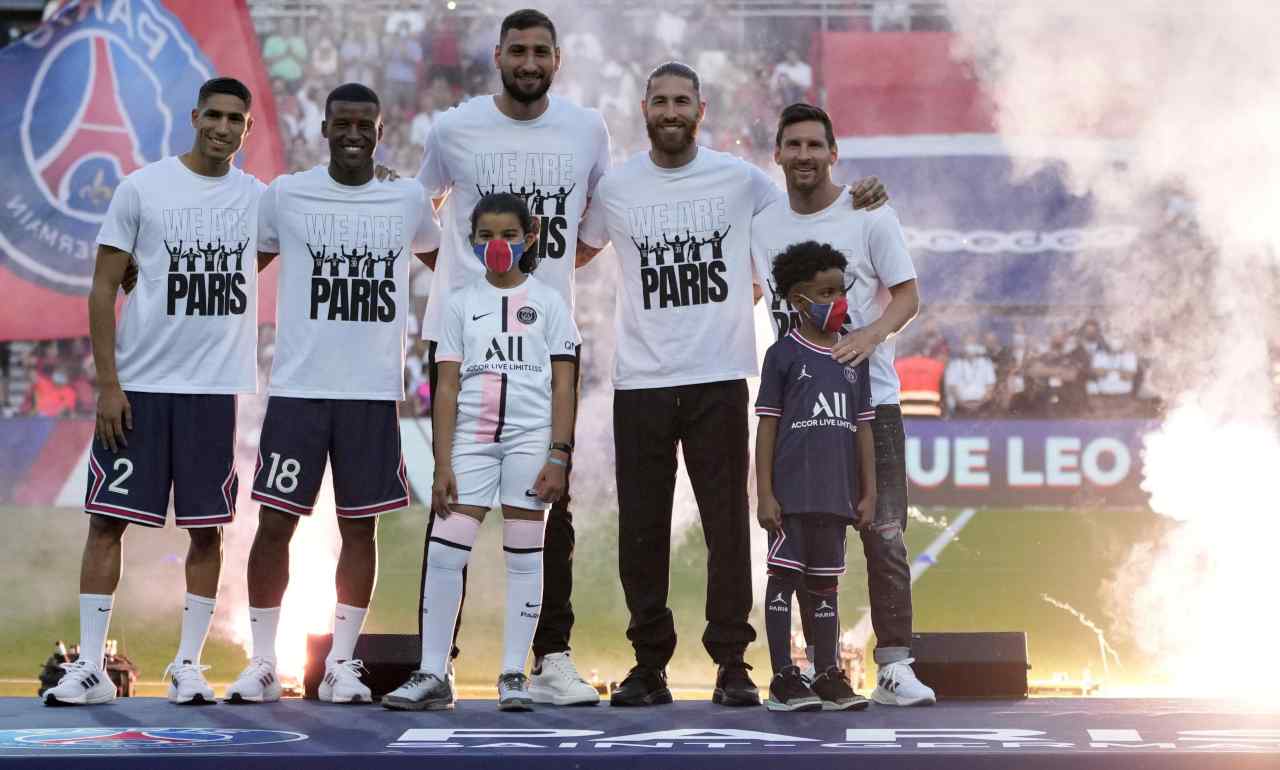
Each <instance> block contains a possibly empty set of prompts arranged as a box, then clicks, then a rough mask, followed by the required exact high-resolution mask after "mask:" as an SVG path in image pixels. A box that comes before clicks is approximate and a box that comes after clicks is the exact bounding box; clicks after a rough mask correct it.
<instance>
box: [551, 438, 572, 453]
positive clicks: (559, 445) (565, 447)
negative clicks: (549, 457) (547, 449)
mask: <svg viewBox="0 0 1280 770" xmlns="http://www.w3.org/2000/svg"><path fill="white" fill-rule="evenodd" d="M551 448H552V449H553V450H555V451H559V452H564V453H565V454H567V455H571V454H573V444H566V443H564V442H563V441H552V442H551Z"/></svg>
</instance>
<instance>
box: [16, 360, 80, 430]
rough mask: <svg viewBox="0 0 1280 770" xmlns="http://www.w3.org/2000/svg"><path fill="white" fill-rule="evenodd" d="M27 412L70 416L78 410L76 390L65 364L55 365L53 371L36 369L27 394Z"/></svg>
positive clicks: (49, 415) (41, 414)
mask: <svg viewBox="0 0 1280 770" xmlns="http://www.w3.org/2000/svg"><path fill="white" fill-rule="evenodd" d="M27 398H28V401H29V404H28V408H27V410H26V412H27V413H28V414H33V415H38V416H40V417H70V416H71V415H73V414H75V411H76V391H75V388H73V387H72V386H71V377H70V375H69V373H68V371H67V367H66V366H64V365H61V364H59V365H57V366H54V367H53V369H52V373H48V372H46V371H45V370H44V369H43V368H38V369H37V370H36V375H35V381H34V383H33V385H32V387H31V392H30V394H29V395H28V396H27Z"/></svg>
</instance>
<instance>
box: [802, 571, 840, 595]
mask: <svg viewBox="0 0 1280 770" xmlns="http://www.w3.org/2000/svg"><path fill="white" fill-rule="evenodd" d="M839 586H840V583H839V578H837V577H836V576H835V575H805V576H804V589H805V590H806V591H808V592H809V593H811V594H817V595H818V596H830V595H832V594H834V593H835V592H836V591H837V590H838V589H839Z"/></svg>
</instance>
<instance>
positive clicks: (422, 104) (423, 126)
mask: <svg viewBox="0 0 1280 770" xmlns="http://www.w3.org/2000/svg"><path fill="white" fill-rule="evenodd" d="M435 103H436V100H435V96H433V95H432V93H431V92H430V91H423V92H421V93H419V94H418V112H417V114H416V115H414V116H413V121H412V122H410V124H409V141H411V142H413V145H414V146H415V147H417V148H418V149H419V150H421V149H422V148H424V147H426V144H427V137H428V136H430V135H431V123H432V121H434V120H435V113H436V110H435Z"/></svg>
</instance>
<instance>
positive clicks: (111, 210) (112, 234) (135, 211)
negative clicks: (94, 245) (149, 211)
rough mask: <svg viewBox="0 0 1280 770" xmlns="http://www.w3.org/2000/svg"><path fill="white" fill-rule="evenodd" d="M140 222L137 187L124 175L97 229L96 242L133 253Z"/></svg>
mask: <svg viewBox="0 0 1280 770" xmlns="http://www.w3.org/2000/svg"><path fill="white" fill-rule="evenodd" d="M141 222H142V217H141V205H140V202H139V197H138V188H137V187H135V186H134V184H133V180H131V179H129V178H128V177H126V178H125V179H124V180H123V181H121V182H120V184H119V185H117V186H116V192H115V194H114V195H112V196H111V203H110V204H108V206H107V214H106V216H105V217H103V219H102V228H101V229H100V230H98V243H99V244H101V245H103V246H111V247H112V248H116V249H119V250H121V251H124V252H127V253H129V254H133V252H134V249H135V248H136V246H137V243H138V230H139V229H140V226H141Z"/></svg>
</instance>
